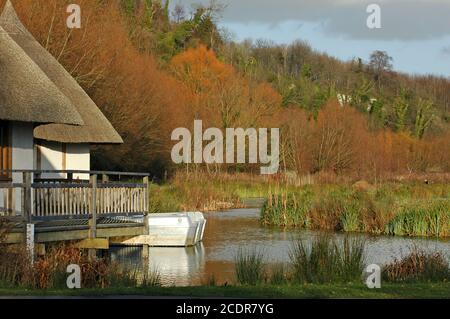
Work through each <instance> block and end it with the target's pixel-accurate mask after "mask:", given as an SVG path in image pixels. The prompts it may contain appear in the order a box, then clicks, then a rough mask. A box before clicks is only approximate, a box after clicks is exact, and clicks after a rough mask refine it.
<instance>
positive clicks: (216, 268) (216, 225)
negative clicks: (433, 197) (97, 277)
mask: <svg viewBox="0 0 450 319" xmlns="http://www.w3.org/2000/svg"><path fill="white" fill-rule="evenodd" d="M259 214H260V211H259V209H236V210H230V211H226V212H216V213H205V218H206V219H207V221H208V222H207V225H206V230H205V237H204V241H203V243H202V244H200V245H198V246H196V247H190V248H156V247H154V248H150V268H151V269H157V270H158V271H159V273H160V274H161V277H162V281H163V284H164V285H169V286H171V285H178V286H187V285H200V284H205V283H207V282H208V280H209V279H210V278H211V277H212V276H214V277H215V279H216V282H217V283H223V282H226V281H229V282H232V281H233V280H234V257H235V256H236V253H237V251H238V250H239V248H240V247H244V248H248V249H254V248H257V249H258V250H262V251H263V252H264V254H265V257H266V259H267V261H268V262H269V263H272V262H287V261H289V251H290V248H291V242H292V240H297V239H302V240H311V239H313V238H314V237H315V236H318V235H319V234H320V233H319V232H312V231H302V230H298V229H297V230H295V229H293V230H292V229H291V230H283V229H279V228H269V227H263V226H261V225H260V223H259ZM336 236H337V237H338V238H343V236H344V235H342V234H337V235H336ZM352 236H360V237H363V238H365V239H366V263H367V264H371V263H375V264H379V265H382V264H385V263H387V262H389V261H392V260H393V259H395V258H398V257H401V256H403V255H405V254H407V253H408V252H409V249H410V248H411V247H412V246H413V245H416V246H418V247H421V248H424V249H426V250H429V251H435V250H438V251H441V252H443V253H444V254H445V255H446V256H447V257H448V258H450V242H449V241H448V240H447V241H442V240H434V239H422V238H403V237H386V236H367V235H360V234H358V235H352ZM141 256H142V248H139V247H114V248H112V249H111V258H112V259H113V260H116V261H119V262H121V263H123V264H126V265H131V266H133V267H142V257H141Z"/></svg>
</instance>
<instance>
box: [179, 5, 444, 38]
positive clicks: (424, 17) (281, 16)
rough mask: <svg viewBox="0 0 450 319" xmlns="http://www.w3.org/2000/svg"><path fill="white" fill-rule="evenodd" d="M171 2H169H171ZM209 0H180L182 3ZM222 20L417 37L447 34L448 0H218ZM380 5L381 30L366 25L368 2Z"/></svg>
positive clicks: (352, 35)
mask: <svg viewBox="0 0 450 319" xmlns="http://www.w3.org/2000/svg"><path fill="white" fill-rule="evenodd" d="M172 2H173V1H172ZM208 2H209V0H184V1H182V3H183V4H185V5H187V6H189V5H190V4H192V3H208ZM219 2H221V3H223V4H226V5H227V7H226V9H225V12H224V13H223V19H224V21H226V22H234V23H248V22H255V23H264V24H269V25H276V24H279V23H282V22H284V21H293V20H297V21H307V22H318V23H321V24H323V25H324V31H325V32H327V33H330V34H336V35H341V36H344V37H349V38H355V39H382V40H420V39H432V38H439V37H443V36H446V35H449V34H450V0H277V1H274V0H219ZM372 3H376V4H379V5H380V6H381V10H382V11H381V13H382V29H379V30H370V29H368V28H367V27H366V19H367V17H368V13H366V8H367V6H368V5H369V4H372Z"/></svg>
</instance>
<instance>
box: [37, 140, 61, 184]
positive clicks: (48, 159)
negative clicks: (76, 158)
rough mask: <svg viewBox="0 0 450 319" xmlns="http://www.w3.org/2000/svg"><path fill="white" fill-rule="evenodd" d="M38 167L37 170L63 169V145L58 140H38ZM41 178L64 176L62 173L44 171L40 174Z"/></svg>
mask: <svg viewBox="0 0 450 319" xmlns="http://www.w3.org/2000/svg"><path fill="white" fill-rule="evenodd" d="M37 147H38V148H39V151H38V152H39V153H40V155H38V156H40V167H37V169H39V170H63V169H64V163H63V159H64V156H63V145H62V143H58V142H51V141H40V142H39V145H38V146H37ZM41 177H42V178H65V175H64V174H60V173H46V174H42V175H41Z"/></svg>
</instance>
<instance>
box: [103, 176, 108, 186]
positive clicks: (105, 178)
mask: <svg viewBox="0 0 450 319" xmlns="http://www.w3.org/2000/svg"><path fill="white" fill-rule="evenodd" d="M108 182H109V176H108V175H106V174H103V175H102V183H103V184H105V183H108Z"/></svg>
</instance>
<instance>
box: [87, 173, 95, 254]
mask: <svg viewBox="0 0 450 319" xmlns="http://www.w3.org/2000/svg"><path fill="white" fill-rule="evenodd" d="M90 184H91V203H90V212H89V215H90V218H89V239H95V238H96V237H97V175H95V174H94V175H92V176H91V178H90ZM95 257H96V250H95V249H89V259H94V258H95Z"/></svg>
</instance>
